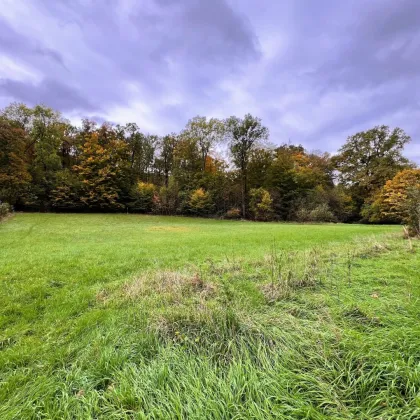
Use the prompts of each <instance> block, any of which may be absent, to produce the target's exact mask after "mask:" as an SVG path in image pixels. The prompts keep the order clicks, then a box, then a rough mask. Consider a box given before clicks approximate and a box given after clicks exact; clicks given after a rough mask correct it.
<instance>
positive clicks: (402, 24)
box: [0, 0, 420, 161]
mask: <svg viewBox="0 0 420 420" xmlns="http://www.w3.org/2000/svg"><path fill="white" fill-rule="evenodd" d="M3 3H4V4H3V7H2V8H1V9H0V60H1V63H2V65H1V66H0V106H5V105H7V104H8V102H10V101H12V100H17V101H24V102H27V103H28V104H36V103H45V104H48V105H50V106H52V107H54V108H57V109H59V110H60V111H62V112H63V113H64V114H65V115H66V116H69V117H70V118H71V119H72V120H75V119H77V118H80V117H82V116H92V117H94V118H96V119H98V120H101V119H103V120H108V121H115V122H119V123H125V122H129V121H135V122H137V123H138V124H139V125H140V127H142V128H143V129H144V130H146V131H151V132H156V133H159V134H164V133H166V132H172V131H178V130H180V129H182V127H183V126H184V125H185V123H186V122H187V120H188V119H189V118H191V117H193V116H194V115H197V114H200V115H208V116H217V117H226V116H229V115H232V114H236V115H243V114H244V113H246V112H248V111H249V112H251V113H254V114H256V115H258V116H259V117H261V118H262V119H263V122H264V123H265V124H266V125H267V126H268V127H269V128H270V133H271V141H272V142H273V143H281V142H284V141H288V140H289V139H290V140H291V141H292V142H296V143H303V144H304V145H305V146H306V147H307V148H309V149H323V150H329V151H335V150H337V148H338V147H339V146H340V145H341V144H342V143H343V142H344V141H345V139H346V137H347V136H348V135H350V134H352V133H354V132H356V131H359V130H362V129H367V128H370V127H372V126H374V125H377V124H389V125H391V126H395V125H399V126H401V127H402V128H404V129H405V130H406V131H407V132H408V134H410V135H411V136H412V138H413V144H412V146H411V148H410V149H409V150H408V152H409V154H410V157H412V158H415V159H416V160H418V161H420V128H419V127H418V121H419V120H420V58H419V57H420V2H419V1H417V0H400V1H394V0H371V1H369V2H366V1H364V0H352V1H349V2H337V1H334V0H319V1H316V2H309V1H304V0H288V1H282V2H274V1H272V0H260V1H259V2H255V1H254V0H212V1H201V0H145V1H142V2H138V1H135V0H102V1H99V0H73V1H65V0H27V1H26V2H16V1H14V0H3Z"/></svg>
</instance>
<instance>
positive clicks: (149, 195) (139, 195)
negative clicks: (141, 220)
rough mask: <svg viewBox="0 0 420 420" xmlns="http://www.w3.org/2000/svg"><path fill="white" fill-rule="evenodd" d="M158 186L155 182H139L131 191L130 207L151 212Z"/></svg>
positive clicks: (141, 211)
mask: <svg viewBox="0 0 420 420" xmlns="http://www.w3.org/2000/svg"><path fill="white" fill-rule="evenodd" d="M155 191H156V186H155V185H154V184H150V183H146V182H139V183H138V184H137V185H136V186H134V187H133V188H132V190H131V192H130V197H131V200H132V201H131V202H130V204H129V207H130V208H131V209H132V210H133V211H138V212H140V213H149V212H151V211H152V209H153V204H154V197H155Z"/></svg>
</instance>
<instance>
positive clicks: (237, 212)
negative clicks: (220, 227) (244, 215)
mask: <svg viewBox="0 0 420 420" xmlns="http://www.w3.org/2000/svg"><path fill="white" fill-rule="evenodd" d="M224 217H225V219H240V218H241V209H238V208H237V207H234V208H231V209H229V210H228V211H227V212H226V214H225V216H224Z"/></svg>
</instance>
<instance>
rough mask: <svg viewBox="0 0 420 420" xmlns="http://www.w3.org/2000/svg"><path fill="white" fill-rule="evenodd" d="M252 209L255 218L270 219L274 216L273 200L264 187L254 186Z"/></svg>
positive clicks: (251, 193) (251, 194)
mask: <svg viewBox="0 0 420 420" xmlns="http://www.w3.org/2000/svg"><path fill="white" fill-rule="evenodd" d="M250 196H251V200H250V203H249V204H250V210H251V212H252V215H253V217H254V219H255V220H262V221H268V220H271V219H272V218H273V214H274V210H273V200H272V198H271V196H270V193H269V192H268V191H267V190H265V189H264V188H253V189H252V190H251V191H250Z"/></svg>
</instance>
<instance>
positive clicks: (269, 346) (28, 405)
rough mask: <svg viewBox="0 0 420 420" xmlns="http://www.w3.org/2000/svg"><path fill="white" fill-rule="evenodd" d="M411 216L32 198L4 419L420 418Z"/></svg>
mask: <svg viewBox="0 0 420 420" xmlns="http://www.w3.org/2000/svg"><path fill="white" fill-rule="evenodd" d="M400 231H401V228H400V227H396V226H367V225H341V224H337V225H334V224H325V225H298V224H280V223H255V222H233V221H232V222H231V221H217V220H205V219H191V218H182V217H158V216H136V215H122V214H120V215H97V214H83V215H70V214H29V213H25V214H16V215H15V216H14V217H12V218H11V219H9V220H7V221H5V222H3V223H1V224H0V286H1V287H0V302H1V305H0V419H2V420H3V419H31V418H34V419H35V418H36V419H38V418H39V419H146V418H150V419H231V418H235V419H250V418H256V419H270V418H281V419H283V418H284V419H331V418H332V419H418V418H420V394H419V392H420V322H419V321H420V303H419V293H420V282H419V281H418V278H419V276H418V273H419V272H420V258H419V252H420V246H419V244H418V243H417V241H413V242H412V243H411V242H408V241H407V240H404V239H403V238H402V235H401V232H400Z"/></svg>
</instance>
